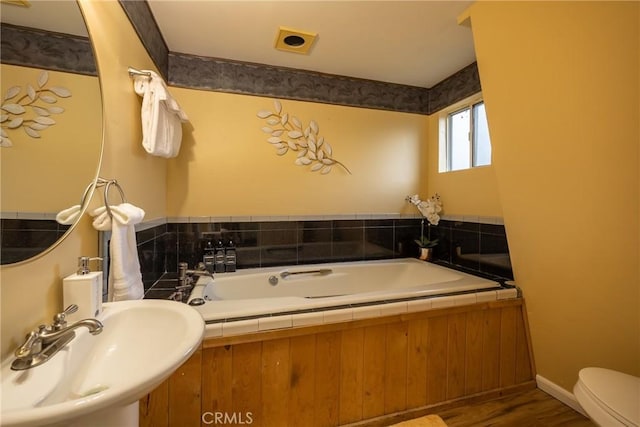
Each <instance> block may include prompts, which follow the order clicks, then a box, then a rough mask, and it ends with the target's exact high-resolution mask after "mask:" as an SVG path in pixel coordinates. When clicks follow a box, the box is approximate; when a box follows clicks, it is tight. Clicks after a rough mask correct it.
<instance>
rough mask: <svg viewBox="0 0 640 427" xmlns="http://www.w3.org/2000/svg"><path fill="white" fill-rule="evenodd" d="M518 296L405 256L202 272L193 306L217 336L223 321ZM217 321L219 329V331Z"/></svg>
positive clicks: (288, 322) (273, 322) (281, 321)
mask: <svg viewBox="0 0 640 427" xmlns="http://www.w3.org/2000/svg"><path fill="white" fill-rule="evenodd" d="M516 295H517V293H516V291H515V289H502V288H501V286H500V284H499V283H497V282H494V281H491V280H487V279H483V278H481V277H477V276H472V275H469V274H465V273H462V272H460V271H456V270H452V269H449V268H445V267H441V266H438V265H435V264H431V263H427V262H423V261H420V260H417V259H413V258H406V259H394V260H382V261H358V262H343V263H331V264H309V265H296V266H290V267H272V268H255V269H246V270H240V271H237V272H233V273H224V274H217V275H215V279H211V278H210V277H201V278H200V279H199V280H198V282H197V284H196V286H195V288H194V289H193V291H192V293H191V295H190V297H189V302H190V303H193V302H194V300H196V301H199V302H202V301H203V300H204V304H202V305H199V306H194V308H195V309H196V310H198V311H199V312H200V313H201V314H202V317H203V318H204V320H205V322H206V323H207V324H208V326H207V329H208V332H207V333H206V336H216V335H218V334H219V335H226V333H224V331H223V330H222V329H224V327H225V326H226V329H227V330H228V331H229V332H230V330H231V328H233V329H234V332H233V333H246V332H257V331H260V330H264V329H275V328H280V327H291V326H301V322H302V319H307V320H309V321H311V320H310V319H312V318H314V319H315V320H314V322H315V323H327V321H328V319H329V318H332V319H333V320H334V321H337V320H340V321H342V320H353V319H356V318H364V317H373V316H375V315H376V313H378V314H379V315H384V314H395V313H400V312H407V311H411V309H412V308H413V309H417V308H418V307H420V308H421V309H429V308H437V307H438V306H442V307H445V306H453V305H461V304H462V303H464V304H470V303H475V302H480V301H491V300H496V299H502V298H513V297H516ZM392 312H393V313H392ZM336 316H338V317H339V319H338V318H337V317H336ZM296 322H297V323H296ZM229 323H233V325H230V324H229ZM214 327H215V328H219V329H220V330H219V331H217V330H216V332H215V334H213V332H212V329H213V328H214ZM212 334H213V335H212ZM229 334H231V332H230V333H229Z"/></svg>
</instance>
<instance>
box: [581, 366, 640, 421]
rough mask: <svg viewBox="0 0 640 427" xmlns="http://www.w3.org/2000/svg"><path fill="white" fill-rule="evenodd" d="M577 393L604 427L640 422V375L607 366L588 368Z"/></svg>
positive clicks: (593, 418)
mask: <svg viewBox="0 0 640 427" xmlns="http://www.w3.org/2000/svg"><path fill="white" fill-rule="evenodd" d="M573 394H574V395H575V396H576V399H578V402H579V403H580V405H581V406H582V408H584V410H585V412H586V413H587V414H588V415H589V418H591V419H592V420H593V421H594V422H595V423H597V424H598V425H600V426H602V427H609V426H611V427H614V426H633V427H638V426H639V425H640V378H638V377H634V376H632V375H628V374H623V373H622V372H616V371H612V370H611V369H603V368H584V369H582V370H580V373H579V374H578V382H577V383H576V385H575V386H574V387H573Z"/></svg>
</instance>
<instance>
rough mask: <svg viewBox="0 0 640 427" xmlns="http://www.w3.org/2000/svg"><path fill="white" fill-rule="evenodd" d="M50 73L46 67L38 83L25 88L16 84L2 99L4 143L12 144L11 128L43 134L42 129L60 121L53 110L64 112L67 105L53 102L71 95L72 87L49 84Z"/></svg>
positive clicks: (1, 141) (0, 138)
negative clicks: (63, 105)
mask: <svg viewBox="0 0 640 427" xmlns="http://www.w3.org/2000/svg"><path fill="white" fill-rule="evenodd" d="M48 81H49V73H48V72H47V71H42V72H41V73H40V75H39V76H38V81H37V82H36V85H35V87H34V85H31V84H27V85H26V86H25V88H24V90H23V88H22V87H20V86H12V87H10V88H9V89H7V92H6V93H5V95H4V98H3V99H2V106H1V107H0V109H1V110H2V111H1V112H0V123H1V124H2V127H1V128H0V147H11V146H12V145H13V143H12V142H11V139H10V138H9V132H10V131H14V130H18V129H22V130H24V132H25V133H26V134H27V135H29V136H30V137H31V138H40V132H42V131H44V130H46V129H47V128H48V127H49V126H53V125H55V124H56V121H55V119H53V118H52V117H51V115H52V114H62V113H63V112H64V111H65V110H64V108H63V107H60V106H57V105H53V104H56V103H57V102H58V98H69V97H70V96H71V91H69V89H66V88H63V87H60V86H47V83H48Z"/></svg>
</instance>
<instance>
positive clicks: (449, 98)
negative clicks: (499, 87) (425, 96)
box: [429, 62, 482, 114]
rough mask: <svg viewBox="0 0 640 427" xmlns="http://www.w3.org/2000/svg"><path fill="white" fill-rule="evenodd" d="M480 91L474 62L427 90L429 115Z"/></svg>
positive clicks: (478, 77) (476, 66) (476, 65)
mask: <svg viewBox="0 0 640 427" xmlns="http://www.w3.org/2000/svg"><path fill="white" fill-rule="evenodd" d="M481 89H482V88H481V87H480V74H479V73H478V64H477V63H475V62H474V63H473V64H471V65H468V66H466V67H464V68H463V69H462V70H460V71H458V72H457V73H455V74H453V75H451V76H449V77H447V78H446V79H444V80H443V81H441V82H440V83H438V84H436V85H435V86H433V87H432V88H431V89H430V90H429V114H433V113H435V112H437V111H440V110H442V109H443V108H446V107H448V106H449V105H452V104H455V103H456V102H458V101H461V100H463V99H464V98H466V97H468V96H471V95H473V94H474V93H478V92H480V90H481Z"/></svg>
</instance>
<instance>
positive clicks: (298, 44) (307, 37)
mask: <svg viewBox="0 0 640 427" xmlns="http://www.w3.org/2000/svg"><path fill="white" fill-rule="evenodd" d="M317 36H318V34H317V33H309V32H307V31H300V30H294V29H292V28H287V27H280V28H279V30H278V37H276V44H275V48H276V49H278V50H284V51H286V52H295V53H301V54H303V55H308V54H309V50H311V47H312V46H313V42H314V41H315V40H316V37H317Z"/></svg>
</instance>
